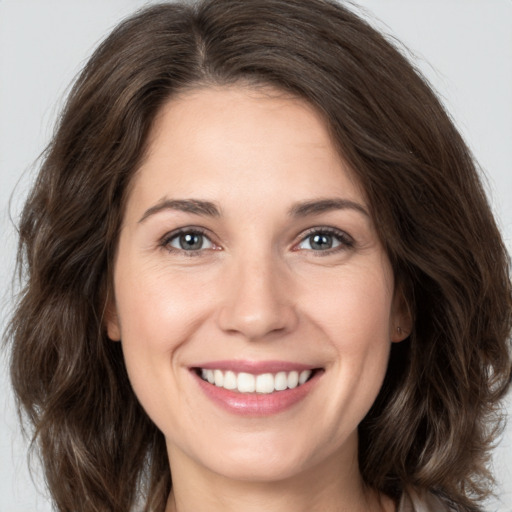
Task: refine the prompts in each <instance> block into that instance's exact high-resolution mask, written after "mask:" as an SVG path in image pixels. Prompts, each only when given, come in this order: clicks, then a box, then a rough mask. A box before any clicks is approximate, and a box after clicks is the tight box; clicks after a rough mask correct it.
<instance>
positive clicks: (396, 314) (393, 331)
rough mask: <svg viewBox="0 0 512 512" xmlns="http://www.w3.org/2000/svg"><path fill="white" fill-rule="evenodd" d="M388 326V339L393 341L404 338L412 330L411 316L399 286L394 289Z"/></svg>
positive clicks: (397, 341)
mask: <svg viewBox="0 0 512 512" xmlns="http://www.w3.org/2000/svg"><path fill="white" fill-rule="evenodd" d="M389 326H390V327H389V329H390V333H389V339H390V340H391V341H392V342H393V343H399V342H400V341H403V340H405V339H406V338H407V337H408V336H409V335H410V334H411V332H412V327H413V317H412V313H411V309H410V307H409V304H408V303H407V301H406V299H405V296H404V293H403V291H402V289H401V287H397V289H396V290H395V296H394V297H393V304H392V309H391V322H390V324H389Z"/></svg>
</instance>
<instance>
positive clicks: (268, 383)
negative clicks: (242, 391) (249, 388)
mask: <svg viewBox="0 0 512 512" xmlns="http://www.w3.org/2000/svg"><path fill="white" fill-rule="evenodd" d="M272 391H274V376H273V375H272V374H271V373H264V374H263V375H258V376H257V377H256V392H257V393H272Z"/></svg>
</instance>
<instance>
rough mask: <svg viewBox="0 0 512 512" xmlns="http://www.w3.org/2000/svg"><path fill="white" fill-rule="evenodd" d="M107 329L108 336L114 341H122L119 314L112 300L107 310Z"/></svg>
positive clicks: (105, 320)
mask: <svg viewBox="0 0 512 512" xmlns="http://www.w3.org/2000/svg"><path fill="white" fill-rule="evenodd" d="M104 322H105V328H106V330H107V336H108V337H109V339H110V340H112V341H120V340H121V328H120V325H119V316H118V314H117V310H116V306H115V303H114V302H113V301H111V300H109V301H108V304H107V306H106V308H105V317H104Z"/></svg>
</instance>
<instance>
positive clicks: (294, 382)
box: [288, 372, 299, 389]
mask: <svg viewBox="0 0 512 512" xmlns="http://www.w3.org/2000/svg"><path fill="white" fill-rule="evenodd" d="M298 385H299V372H290V373H289V374H288V387H289V388H290V389H293V388H296V387H297V386H298Z"/></svg>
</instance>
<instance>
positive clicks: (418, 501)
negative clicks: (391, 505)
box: [397, 488, 450, 512]
mask: <svg viewBox="0 0 512 512" xmlns="http://www.w3.org/2000/svg"><path fill="white" fill-rule="evenodd" d="M449 511H450V509H449V508H448V506H447V505H445V504H444V503H443V502H442V501H441V500H440V499H439V498H438V497H437V496H434V495H433V494H431V493H427V492H425V493H422V494H418V493H417V492H416V491H414V489H411V488H408V489H406V490H405V491H404V493H403V495H402V498H401V499H400V503H399V505H398V510H397V512H449Z"/></svg>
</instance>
